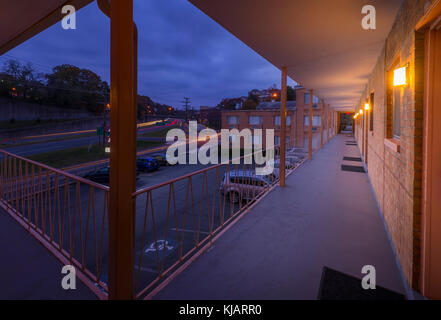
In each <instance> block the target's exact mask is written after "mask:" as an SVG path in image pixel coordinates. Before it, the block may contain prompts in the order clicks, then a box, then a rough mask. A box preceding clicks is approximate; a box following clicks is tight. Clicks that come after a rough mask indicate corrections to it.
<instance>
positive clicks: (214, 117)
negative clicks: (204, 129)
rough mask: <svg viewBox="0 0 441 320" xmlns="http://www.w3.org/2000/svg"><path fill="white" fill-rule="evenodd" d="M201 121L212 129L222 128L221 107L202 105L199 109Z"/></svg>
mask: <svg viewBox="0 0 441 320" xmlns="http://www.w3.org/2000/svg"><path fill="white" fill-rule="evenodd" d="M199 121H200V122H201V123H202V124H204V125H206V126H208V127H210V128H211V129H215V130H219V129H220V128H221V110H220V108H218V107H207V106H201V107H200V109H199Z"/></svg>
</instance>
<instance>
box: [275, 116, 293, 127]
mask: <svg viewBox="0 0 441 320" xmlns="http://www.w3.org/2000/svg"><path fill="white" fill-rule="evenodd" d="M280 124H281V121H280V116H275V117H274V125H276V126H280ZM286 125H287V126H290V125H291V116H287V117H286Z"/></svg>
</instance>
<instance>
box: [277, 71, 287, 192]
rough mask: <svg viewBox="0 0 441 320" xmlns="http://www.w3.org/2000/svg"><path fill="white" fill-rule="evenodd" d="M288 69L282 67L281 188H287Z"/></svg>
mask: <svg viewBox="0 0 441 320" xmlns="http://www.w3.org/2000/svg"><path fill="white" fill-rule="evenodd" d="M287 73H288V72H287V68H286V67H282V88H281V97H280V166H279V171H280V173H279V176H280V186H281V187H285V185H286V184H285V161H286V160H285V159H286V100H287Z"/></svg>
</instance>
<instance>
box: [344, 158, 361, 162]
mask: <svg viewBox="0 0 441 320" xmlns="http://www.w3.org/2000/svg"><path fill="white" fill-rule="evenodd" d="M343 160H345V161H357V162H361V158H354V157H343Z"/></svg>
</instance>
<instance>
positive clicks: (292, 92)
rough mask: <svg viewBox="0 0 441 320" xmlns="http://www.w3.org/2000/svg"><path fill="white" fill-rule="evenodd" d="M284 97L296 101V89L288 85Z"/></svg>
mask: <svg viewBox="0 0 441 320" xmlns="http://www.w3.org/2000/svg"><path fill="white" fill-rule="evenodd" d="M286 97H287V100H288V101H296V91H295V90H294V88H293V87H291V86H288V87H287V90H286Z"/></svg>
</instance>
